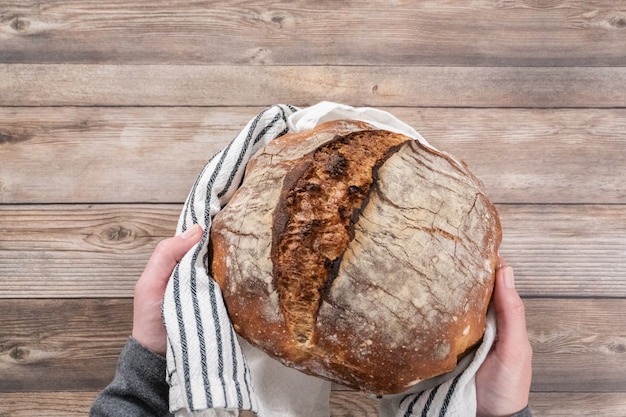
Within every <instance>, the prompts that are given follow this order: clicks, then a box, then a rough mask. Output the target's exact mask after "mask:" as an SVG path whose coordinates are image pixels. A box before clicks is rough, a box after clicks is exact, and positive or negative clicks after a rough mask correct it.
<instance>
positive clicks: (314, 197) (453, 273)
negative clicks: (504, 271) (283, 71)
mask: <svg viewBox="0 0 626 417" xmlns="http://www.w3.org/2000/svg"><path fill="white" fill-rule="evenodd" d="M500 240H501V229H500V223H499V219H498V215H497V212H496V209H495V207H494V206H493V204H492V203H491V202H490V201H489V200H488V198H487V197H486V196H485V194H484V192H483V189H482V184H481V183H480V181H479V180H478V179H477V178H476V177H475V176H474V175H472V174H471V173H470V172H469V171H468V170H467V168H466V167H465V166H464V165H461V164H459V163H457V162H456V161H455V160H454V159H453V158H451V157H450V156H448V155H446V154H444V153H441V152H439V151H436V150H435V149H433V148H431V147H427V146H424V145H422V144H420V143H419V142H417V141H415V140H412V139H410V138H408V137H406V136H403V135H401V134H397V133H392V132H389V131H384V130H377V129H376V128H374V127H373V126H370V125H368V124H366V123H364V122H358V121H350V120H343V121H335V122H329V123H325V124H322V125H319V126H318V127H317V128H315V129H314V130H312V131H308V132H304V133H296V134H287V135H285V136H282V137H280V138H278V139H275V140H274V141H272V142H270V143H269V144H268V145H267V146H266V147H265V148H264V149H262V150H261V151H259V152H258V153H257V155H255V157H254V158H253V159H252V160H251V161H250V162H249V164H248V166H247V170H246V175H245V178H244V181H243V183H242V185H241V187H240V188H239V189H238V190H237V192H236V193H235V195H234V196H233V197H232V199H231V200H230V202H229V203H228V204H227V205H226V207H224V208H223V209H222V210H221V211H220V212H219V213H218V214H217V216H215V218H214V220H213V224H212V227H211V254H212V259H211V261H210V262H211V269H212V274H213V277H214V278H215V280H216V281H217V282H218V283H219V285H220V287H221V289H222V291H223V295H224V300H225V303H226V307H227V309H228V312H229V315H230V318H231V320H232V322H233V325H234V327H235V330H236V331H237V333H238V334H239V335H240V336H242V337H243V338H244V339H246V340H248V341H249V342H251V343H252V344H253V345H255V346H257V347H258V348H260V349H261V350H263V351H265V352H266V353H267V354H269V355H270V356H272V357H274V358H277V359H278V360H280V361H282V362H283V363H284V364H285V365H287V366H291V367H294V368H296V369H299V370H301V371H303V372H305V373H308V374H312V375H317V376H320V377H323V378H326V379H329V380H331V381H334V382H337V383H339V384H342V385H346V386H349V387H352V388H356V389H360V390H363V391H366V392H369V393H375V394H390V393H398V392H402V391H405V390H407V389H408V388H410V387H411V386H413V385H415V384H416V383H418V382H420V381H422V380H425V379H428V378H431V377H433V376H437V375H440V374H443V373H445V372H448V371H451V370H453V369H454V368H455V366H456V364H457V360H458V359H459V358H460V357H461V356H463V355H464V354H466V353H467V352H468V351H469V350H470V349H471V348H472V347H473V346H475V345H476V344H477V343H478V342H479V341H480V340H481V338H482V335H483V333H484V328H485V319H486V311H487V306H488V303H489V301H490V298H491V293H492V289H493V282H494V275H495V269H496V265H497V263H498V254H497V253H498V246H499V244H500Z"/></svg>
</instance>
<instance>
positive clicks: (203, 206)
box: [163, 102, 495, 417]
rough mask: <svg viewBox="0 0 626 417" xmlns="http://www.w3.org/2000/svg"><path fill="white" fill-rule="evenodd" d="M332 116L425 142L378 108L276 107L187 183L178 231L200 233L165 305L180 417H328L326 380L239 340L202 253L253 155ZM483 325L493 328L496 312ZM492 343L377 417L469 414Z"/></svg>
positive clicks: (383, 407)
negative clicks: (250, 416)
mask: <svg viewBox="0 0 626 417" xmlns="http://www.w3.org/2000/svg"><path fill="white" fill-rule="evenodd" d="M338 119H356V120H362V121H366V122H368V123H371V124H373V125H374V126H376V127H377V128H380V129H387V130H391V131H395V132H399V133H403V134H405V135H407V136H409V137H412V138H414V139H416V140H419V141H420V142H421V143H423V144H424V145H426V146H430V145H428V143H427V142H426V141H425V140H424V139H423V138H422V137H421V136H420V135H419V133H417V132H416V131H415V130H414V129H413V128H412V127H410V126H409V125H407V124H406V123H404V122H402V121H400V120H398V119H397V118H396V117H394V116H393V115H391V114H390V113H388V112H385V111H382V110H378V109H373V108H369V107H363V108H354V107H350V106H346V105H342V104H337V103H331V102H322V103H319V104H317V105H315V106H311V107H308V108H305V109H298V108H296V107H293V106H289V105H275V106H272V107H270V108H268V109H266V110H264V111H263V112H261V113H260V114H258V115H257V116H256V117H255V118H253V119H252V120H250V121H249V122H248V123H247V125H246V126H245V127H244V128H243V130H242V131H241V132H240V133H239V134H238V135H237V136H236V137H235V138H234V139H233V140H232V142H230V143H229V144H228V146H226V148H224V149H223V150H222V151H221V152H219V153H217V154H216V155H215V156H213V157H212V158H211V159H210V160H209V162H208V163H207V164H206V166H205V167H204V169H203V170H202V172H201V173H200V175H199V176H198V178H197V180H196V182H195V184H194V185H193V187H192V189H191V192H190V193H189V196H188V198H187V201H186V202H185V205H184V207H183V210H182V213H181V216H180V218H179V222H178V227H177V232H178V233H182V232H184V231H185V230H187V229H188V228H189V227H191V226H192V225H194V224H196V223H198V224H200V225H201V226H202V227H203V228H204V234H203V237H202V239H201V240H200V242H199V243H198V244H197V245H196V246H195V247H194V248H192V249H191V250H190V251H189V252H188V253H187V254H186V255H185V256H184V257H183V259H182V260H181V262H180V263H179V264H178V266H177V267H176V269H175V270H174V272H173V274H172V277H171V279H170V281H169V283H168V286H167V289H166V293H165V299H164V302H163V317H164V321H165V325H166V328H167V334H168V350H167V370H168V372H167V380H168V383H169V384H170V399H169V400H170V410H171V411H172V412H174V413H175V414H176V415H177V416H178V417H181V416H185V417H186V416H189V417H204V416H210V417H221V416H236V415H238V410H253V411H255V412H256V413H257V415H258V416H259V417H326V416H328V415H329V396H330V383H329V382H327V381H324V380H321V379H318V378H313V377H310V376H306V375H304V374H302V373H300V372H298V371H295V370H293V369H289V368H286V367H284V366H282V365H281V364H279V363H278V362H276V361H275V360H274V359H271V358H270V357H269V356H267V355H265V354H264V353H262V352H261V351H259V350H258V349H256V348H254V347H252V346H250V345H249V344H247V343H246V342H245V341H243V340H241V339H239V338H238V337H237V336H236V334H235V332H234V330H233V327H232V325H231V323H230V320H229V318H228V315H227V312H226V308H225V306H224V302H223V299H222V294H221V291H220V289H219V287H218V286H217V284H216V283H215V282H214V281H213V280H212V278H211V277H210V276H209V275H208V272H207V271H208V268H207V257H208V240H209V230H210V227H211V220H212V218H213V216H215V214H217V213H218V212H219V210H220V209H221V208H222V207H223V206H224V205H225V204H227V203H228V201H229V199H230V198H231V196H232V195H233V193H234V192H235V190H236V189H237V188H238V187H239V185H240V183H241V181H242V178H243V175H244V172H245V167H246V164H247V162H248V160H249V159H250V158H251V157H252V155H254V153H256V151H257V150H259V149H260V148H261V147H263V146H264V145H265V144H267V143H268V142H269V141H271V140H273V139H275V138H277V137H279V136H281V135H284V134H285V133H288V132H301V131H305V130H309V129H311V128H313V127H315V126H317V125H318V124H319V123H322V122H326V121H331V120H338ZM490 317H491V316H490ZM489 323H490V326H492V327H494V328H495V324H494V321H493V320H492V318H490V319H489ZM488 329H489V327H488ZM486 336H487V334H486ZM492 342H493V339H489V338H488V337H485V341H484V343H483V345H482V346H481V349H479V351H478V352H477V354H476V355H475V357H474V358H473V361H472V362H471V364H470V365H469V366H468V364H467V363H463V364H461V365H460V366H459V367H457V370H456V372H455V373H451V374H449V375H446V376H444V377H442V378H440V379H439V380H438V381H437V382H438V383H441V384H442V385H437V386H435V387H432V386H418V388H419V389H420V392H417V391H416V390H413V391H412V392H411V393H406V394H404V395H401V396H391V397H385V398H383V399H381V401H380V410H379V411H380V415H381V417H396V416H398V417H400V416H406V417H409V416H418V415H419V416H448V417H465V416H472V417H473V416H474V415H475V411H474V413H471V410H475V408H476V405H475V402H476V400H475V388H474V374H475V371H476V369H477V368H478V366H479V365H480V363H482V360H484V355H486V352H488V350H489V348H490V346H491V343H492ZM481 352H483V353H484V355H482V354H481ZM465 362H469V360H466V361H465ZM464 367H467V369H466V370H463V369H464ZM431 382H432V381H431ZM444 392H445V394H444Z"/></svg>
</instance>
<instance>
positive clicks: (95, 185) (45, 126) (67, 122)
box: [0, 81, 626, 204]
mask: <svg viewBox="0 0 626 417" xmlns="http://www.w3.org/2000/svg"><path fill="white" fill-rule="evenodd" d="M0 82H1V81H0ZM383 109H385V110H388V111H389V112H391V113H392V114H394V115H395V116H396V117H398V118H400V119H401V120H403V121H405V122H406V123H408V124H410V125H411V126H414V127H415V128H416V129H417V130H418V131H419V132H420V133H421V134H422V135H423V136H424V137H425V138H426V139H427V140H428V141H429V142H431V143H432V144H433V145H435V146H436V147H438V148H440V149H441V150H444V151H447V152H449V153H451V154H452V155H454V156H455V157H456V158H458V159H461V160H463V161H465V162H466V163H467V164H468V165H469V167H470V169H471V170H472V171H473V172H474V173H475V174H476V175H477V176H479V177H480V178H481V179H482V181H483V182H484V183H485V186H486V189H487V194H488V195H489V197H490V198H491V199H492V200H494V201H496V202H506V203H568V204H569V203H578V204H580V203H592V204H616V203H620V204H624V203H626V182H624V181H623V179H624V178H626V136H624V134H623V132H626V110H624V109H602V110H600V109H558V110H555V109H454V108H412V107H409V108H406V107H391V108H389V107H387V108H383ZM261 110H262V107H242V108H237V107H225V108H223V107H219V108H204V107H192V108H187V107H174V108H161V107H145V108H144V107H132V108H109V107H107V108H99V107H95V108H94V107H89V108H80V107H60V108H59V107H45V108H20V107H4V108H3V107H0V161H2V163H1V164H0V203H9V204H10V203H76V202H82V203H120V202H126V203H128V202H152V203H163V202H165V203H170V202H174V203H182V202H183V201H184V199H185V198H186V197H187V193H188V191H189V189H190V188H191V185H192V184H193V182H194V181H195V179H196V176H197V175H198V173H199V172H200V170H201V168H202V167H203V166H204V164H205V163H206V161H207V160H208V159H209V158H210V157H211V156H212V155H213V154H214V153H216V152H218V151H219V150H221V149H222V148H224V147H225V146H226V144H227V143H228V142H229V141H230V140H231V139H232V138H233V137H234V136H235V135H236V134H237V133H238V132H239V130H240V129H241V128H242V127H243V126H245V124H246V123H247V122H248V120H250V119H252V118H253V117H254V116H255V115H256V114H257V113H258V112H259V111H261ZM121 179H123V181H122V180H121Z"/></svg>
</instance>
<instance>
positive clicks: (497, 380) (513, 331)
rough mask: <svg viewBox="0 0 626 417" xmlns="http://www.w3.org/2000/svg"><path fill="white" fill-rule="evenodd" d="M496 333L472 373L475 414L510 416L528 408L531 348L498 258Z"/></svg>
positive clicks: (509, 274) (507, 270) (509, 273)
mask: <svg viewBox="0 0 626 417" xmlns="http://www.w3.org/2000/svg"><path fill="white" fill-rule="evenodd" d="M493 305H494V308H495V312H496V326H497V334H496V340H495V342H494V345H493V347H492V349H491V351H490V352H489V354H488V355H487V358H486V359H485V361H484V362H483V364H482V365H481V367H480V368H479V369H478V372H477V374H476V400H477V415H478V416H479V417H504V416H510V415H511V414H514V413H516V412H518V411H520V410H522V409H523V408H525V407H526V406H527V405H528V394H529V392H530V381H531V377H532V348H531V346H530V342H529V340H528V333H527V332H526V318H525V312H524V304H523V302H522V299H521V298H520V296H519V295H518V294H517V291H516V290H515V278H514V275H513V269H512V268H511V267H509V266H507V265H506V263H505V262H504V260H503V259H501V266H500V268H499V269H498V270H497V271H496V284H495V289H494V294H493Z"/></svg>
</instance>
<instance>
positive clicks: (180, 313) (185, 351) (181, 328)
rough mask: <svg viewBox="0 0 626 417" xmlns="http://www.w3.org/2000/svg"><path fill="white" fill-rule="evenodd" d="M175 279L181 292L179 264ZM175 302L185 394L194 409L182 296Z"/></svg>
mask: <svg viewBox="0 0 626 417" xmlns="http://www.w3.org/2000/svg"><path fill="white" fill-rule="evenodd" d="M172 279H173V280H174V282H173V286H174V294H180V283H179V275H178V265H176V268H175V269H174V275H173V277H172ZM174 304H175V306H176V317H177V318H178V332H179V335H180V347H181V350H182V354H183V364H182V365H183V375H184V377H185V394H186V395H187V405H188V406H189V409H191V410H193V409H194V406H193V395H192V394H191V378H190V375H189V351H188V349H187V335H186V332H185V323H184V321H183V309H182V306H181V302H180V298H179V297H178V296H176V297H175V301H174Z"/></svg>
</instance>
